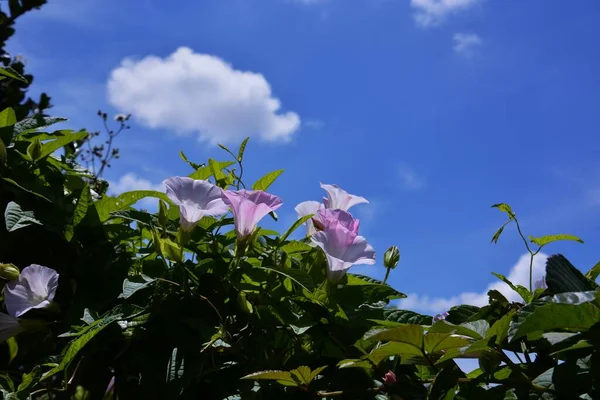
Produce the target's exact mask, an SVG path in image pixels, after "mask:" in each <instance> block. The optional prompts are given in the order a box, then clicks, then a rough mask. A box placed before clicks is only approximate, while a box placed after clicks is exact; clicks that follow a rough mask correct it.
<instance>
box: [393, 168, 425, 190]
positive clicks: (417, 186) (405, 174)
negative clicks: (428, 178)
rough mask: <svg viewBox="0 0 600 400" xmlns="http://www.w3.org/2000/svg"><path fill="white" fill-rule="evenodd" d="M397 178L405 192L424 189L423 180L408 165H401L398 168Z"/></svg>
mask: <svg viewBox="0 0 600 400" xmlns="http://www.w3.org/2000/svg"><path fill="white" fill-rule="evenodd" d="M398 177H399V178H400V183H401V184H402V186H403V187H404V189H406V190H421V189H423V188H424V187H425V179H424V178H423V177H421V176H420V175H419V174H417V173H416V172H415V171H414V170H413V169H412V168H410V167H409V166H408V165H405V164H402V165H400V166H399V167H398Z"/></svg>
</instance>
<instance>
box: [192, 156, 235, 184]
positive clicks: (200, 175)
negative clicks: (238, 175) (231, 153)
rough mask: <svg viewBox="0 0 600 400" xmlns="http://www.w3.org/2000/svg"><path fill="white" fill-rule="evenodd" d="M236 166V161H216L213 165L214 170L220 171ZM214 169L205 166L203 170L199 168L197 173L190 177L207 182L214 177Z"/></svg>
mask: <svg viewBox="0 0 600 400" xmlns="http://www.w3.org/2000/svg"><path fill="white" fill-rule="evenodd" d="M232 164H235V161H215V162H214V163H213V168H214V169H218V170H219V171H221V170H223V169H224V168H227V167H229V166H230V165H232ZM212 174H213V173H212V168H211V166H210V165H207V166H204V167H202V168H198V169H197V170H196V171H194V172H193V173H191V174H190V175H189V177H190V178H192V179H202V180H206V179H208V178H210V177H211V176H212Z"/></svg>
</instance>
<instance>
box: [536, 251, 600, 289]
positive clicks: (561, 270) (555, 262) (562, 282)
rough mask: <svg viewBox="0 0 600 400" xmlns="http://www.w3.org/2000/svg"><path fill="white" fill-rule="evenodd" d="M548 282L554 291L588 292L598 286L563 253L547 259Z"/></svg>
mask: <svg viewBox="0 0 600 400" xmlns="http://www.w3.org/2000/svg"><path fill="white" fill-rule="evenodd" d="M546 284H547V285H548V289H549V290H550V291H551V292H552V293H563V292H586V291H589V290H594V289H596V288H597V287H598V285H597V284H596V283H595V282H593V281H591V280H589V279H588V278H586V277H585V276H584V275H583V274H582V273H581V272H580V271H579V270H578V269H577V268H575V267H574V266H573V264H571V263H570V262H569V260H567V259H566V258H565V257H564V256H563V255H561V254H555V255H553V256H550V257H549V258H548V260H547V261H546Z"/></svg>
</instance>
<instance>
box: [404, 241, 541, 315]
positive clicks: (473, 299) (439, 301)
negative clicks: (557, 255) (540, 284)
mask: <svg viewBox="0 0 600 400" xmlns="http://www.w3.org/2000/svg"><path fill="white" fill-rule="evenodd" d="M529 257H530V256H529V254H524V255H522V256H521V257H520V258H519V261H518V262H517V263H516V264H515V265H514V266H513V267H512V268H511V270H510V273H509V274H508V276H507V278H508V279H509V280H510V281H511V282H512V283H514V284H515V285H523V286H525V287H529V260H530V258H529ZM547 258H548V256H547V255H546V254H544V253H539V254H538V255H537V256H536V257H535V258H534V261H533V279H534V281H536V280H539V279H540V278H541V277H542V276H543V275H544V274H545V271H546V259H547ZM494 289H495V290H498V291H499V292H500V293H502V294H503V295H504V296H505V297H506V298H507V299H508V300H509V301H523V299H521V297H520V296H519V295H518V294H517V293H516V292H514V291H513V290H512V289H511V288H510V287H509V286H508V285H507V284H506V283H504V282H502V281H500V280H498V279H497V280H496V281H495V282H492V283H490V284H489V285H488V287H487V288H486V289H485V290H484V291H481V292H463V293H460V294H458V295H456V296H452V297H430V296H423V295H418V294H416V293H413V294H410V295H408V297H407V298H406V299H402V300H400V301H399V302H398V307H399V308H403V309H409V310H415V311H420V312H423V313H431V314H435V313H439V312H443V311H447V310H448V309H450V308H451V307H452V306H455V305H459V304H471V305H474V306H484V305H486V304H488V295H487V293H488V291H490V290H494Z"/></svg>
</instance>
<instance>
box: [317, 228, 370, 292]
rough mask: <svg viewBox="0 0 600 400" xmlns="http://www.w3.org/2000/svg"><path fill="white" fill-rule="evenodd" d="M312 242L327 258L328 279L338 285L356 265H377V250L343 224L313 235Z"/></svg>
mask: <svg viewBox="0 0 600 400" xmlns="http://www.w3.org/2000/svg"><path fill="white" fill-rule="evenodd" d="M312 241H313V242H314V243H315V244H316V245H317V246H319V247H320V248H321V249H323V251H324V252H325V256H326V257H327V266H328V268H327V279H329V281H330V282H332V283H336V282H338V281H339V280H340V279H342V277H343V276H344V274H345V273H346V270H347V269H348V268H350V267H351V266H353V265H356V264H371V265H372V264H375V250H373V247H371V245H369V244H368V243H367V240H366V239H365V238H364V237H362V236H358V235H357V234H356V233H354V232H352V231H350V230H348V229H347V228H345V227H344V226H343V225H341V224H339V223H338V224H335V226H334V227H333V228H332V229H328V230H324V231H320V232H317V233H315V234H314V235H312Z"/></svg>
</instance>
